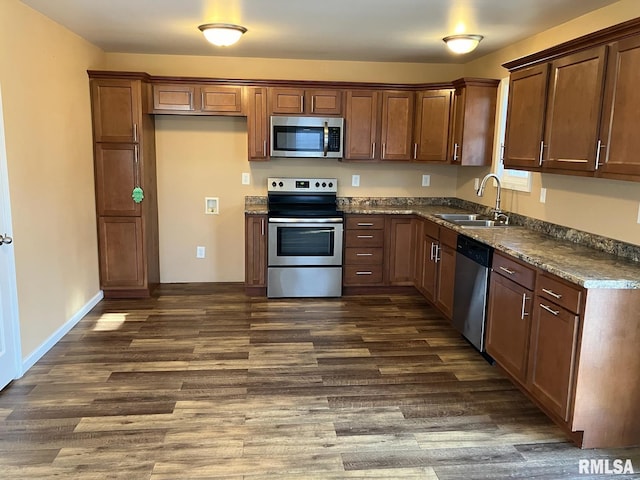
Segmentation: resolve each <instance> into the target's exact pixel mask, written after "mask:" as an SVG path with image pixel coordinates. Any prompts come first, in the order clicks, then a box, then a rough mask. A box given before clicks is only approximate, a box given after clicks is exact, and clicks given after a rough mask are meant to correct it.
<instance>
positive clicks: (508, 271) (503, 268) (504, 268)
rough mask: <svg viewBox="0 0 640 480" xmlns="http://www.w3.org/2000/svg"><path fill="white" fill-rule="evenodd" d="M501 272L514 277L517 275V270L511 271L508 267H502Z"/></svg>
mask: <svg viewBox="0 0 640 480" xmlns="http://www.w3.org/2000/svg"><path fill="white" fill-rule="evenodd" d="M500 270H502V271H503V272H505V273H508V274H509V275H513V274H514V273H516V271H515V270H509V269H508V268H507V267H500Z"/></svg>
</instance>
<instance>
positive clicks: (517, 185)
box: [493, 78, 531, 192]
mask: <svg viewBox="0 0 640 480" xmlns="http://www.w3.org/2000/svg"><path fill="white" fill-rule="evenodd" d="M508 98H509V78H503V79H502V80H501V81H500V85H499V87H498V105H497V114H498V126H497V128H498V132H497V133H498V145H500V148H497V149H496V152H495V158H494V162H493V164H494V165H495V166H496V171H495V173H496V175H498V177H500V181H501V183H502V188H508V189H510V190H518V191H521V192H530V191H531V172H527V171H524V170H510V169H508V168H507V169H505V168H504V163H503V161H502V157H503V154H504V136H505V133H506V127H507V100H508Z"/></svg>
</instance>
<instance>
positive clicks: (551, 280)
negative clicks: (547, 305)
mask: <svg viewBox="0 0 640 480" xmlns="http://www.w3.org/2000/svg"><path fill="white" fill-rule="evenodd" d="M536 294H538V295H540V297H542V298H546V299H547V300H550V301H552V302H553V303H555V304H556V305H559V306H561V307H564V308H566V309H567V310H569V311H570V312H573V313H580V301H581V300H582V289H581V288H579V287H577V286H573V285H570V284H568V283H565V282H563V281H562V280H560V279H558V278H556V277H552V276H550V275H547V274H542V275H540V277H539V278H538V284H537V286H536Z"/></svg>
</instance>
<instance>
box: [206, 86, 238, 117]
mask: <svg viewBox="0 0 640 480" xmlns="http://www.w3.org/2000/svg"><path fill="white" fill-rule="evenodd" d="M200 104H201V109H202V111H203V112H210V113H217V114H220V115H242V114H243V109H242V87H225V86H212V85H207V86H202V87H200Z"/></svg>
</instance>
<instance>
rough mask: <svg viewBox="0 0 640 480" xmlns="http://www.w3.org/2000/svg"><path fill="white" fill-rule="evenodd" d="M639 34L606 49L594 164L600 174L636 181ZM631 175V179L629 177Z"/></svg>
mask: <svg viewBox="0 0 640 480" xmlns="http://www.w3.org/2000/svg"><path fill="white" fill-rule="evenodd" d="M638 78H640V35H636V36H634V37H631V38H627V39H625V40H620V41H618V42H615V43H613V44H612V45H611V46H610V48H609V60H608V65H607V74H606V81H605V85H606V89H605V96H604V106H603V114H602V122H601V133H600V139H601V143H600V145H598V147H599V155H598V154H596V158H598V160H599V165H598V167H599V168H600V173H601V174H602V175H603V176H607V177H610V178H620V179H625V180H631V179H634V180H640V156H638V152H640V135H638V125H640V88H638ZM633 177H635V178H633Z"/></svg>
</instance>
